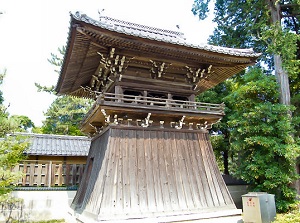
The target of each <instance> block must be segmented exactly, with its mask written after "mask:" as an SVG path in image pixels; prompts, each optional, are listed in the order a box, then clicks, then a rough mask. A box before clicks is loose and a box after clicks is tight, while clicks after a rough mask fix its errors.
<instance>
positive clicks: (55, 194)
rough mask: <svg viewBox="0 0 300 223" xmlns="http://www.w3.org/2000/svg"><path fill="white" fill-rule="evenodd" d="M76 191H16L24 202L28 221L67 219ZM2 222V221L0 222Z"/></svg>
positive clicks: (17, 195)
mask: <svg viewBox="0 0 300 223" xmlns="http://www.w3.org/2000/svg"><path fill="white" fill-rule="evenodd" d="M75 193H76V191H14V192H13V196H15V197H18V198H22V199H23V200H24V210H23V213H24V214H25V219H26V220H34V221H38V220H50V219H65V218H66V217H67V215H68V211H69V209H70V208H69V207H70V204H71V202H72V200H73V198H74V196H75ZM0 222H1V220H0Z"/></svg>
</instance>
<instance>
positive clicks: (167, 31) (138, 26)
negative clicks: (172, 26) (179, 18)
mask: <svg viewBox="0 0 300 223" xmlns="http://www.w3.org/2000/svg"><path fill="white" fill-rule="evenodd" d="M101 19H105V20H108V21H112V22H116V23H117V24H115V25H120V24H123V25H128V26H131V27H135V28H140V29H146V30H147V31H152V32H153V31H155V32H163V33H167V34H172V35H175V36H178V37H179V38H183V35H184V33H183V32H179V31H175V30H169V29H162V28H158V27H154V26H148V25H143V24H139V23H134V22H129V21H125V20H120V19H115V18H112V17H108V16H101V17H100V21H101ZM105 22H106V21H105Z"/></svg>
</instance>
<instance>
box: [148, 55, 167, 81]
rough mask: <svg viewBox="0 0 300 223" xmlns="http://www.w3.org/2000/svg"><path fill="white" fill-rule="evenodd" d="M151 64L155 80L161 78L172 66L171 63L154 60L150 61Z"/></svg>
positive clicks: (151, 71)
mask: <svg viewBox="0 0 300 223" xmlns="http://www.w3.org/2000/svg"><path fill="white" fill-rule="evenodd" d="M150 62H151V63H152V67H151V70H150V74H151V77H152V78H153V79H157V78H161V77H162V76H163V74H165V71H166V69H167V68H168V67H169V65H170V63H166V62H159V61H153V60H150Z"/></svg>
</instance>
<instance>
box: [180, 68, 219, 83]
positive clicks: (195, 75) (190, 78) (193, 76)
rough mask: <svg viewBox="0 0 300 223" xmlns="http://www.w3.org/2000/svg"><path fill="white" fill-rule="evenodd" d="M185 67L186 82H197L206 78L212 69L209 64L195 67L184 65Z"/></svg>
mask: <svg viewBox="0 0 300 223" xmlns="http://www.w3.org/2000/svg"><path fill="white" fill-rule="evenodd" d="M185 68H186V69H187V73H186V77H187V82H189V83H193V84H195V83H198V82H199V81H200V80H202V79H206V78H208V76H210V75H211V74H212V73H214V71H211V68H212V65H209V66H208V67H207V68H201V67H200V68H195V67H189V66H185Z"/></svg>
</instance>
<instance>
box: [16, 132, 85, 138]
mask: <svg viewBox="0 0 300 223" xmlns="http://www.w3.org/2000/svg"><path fill="white" fill-rule="evenodd" d="M14 134H15V135H24V136H45V137H56V138H82V139H90V138H89V137H88V136H72V135H58V134H44V133H30V132H16V133H14Z"/></svg>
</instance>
